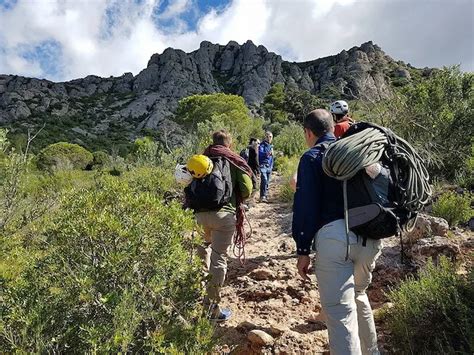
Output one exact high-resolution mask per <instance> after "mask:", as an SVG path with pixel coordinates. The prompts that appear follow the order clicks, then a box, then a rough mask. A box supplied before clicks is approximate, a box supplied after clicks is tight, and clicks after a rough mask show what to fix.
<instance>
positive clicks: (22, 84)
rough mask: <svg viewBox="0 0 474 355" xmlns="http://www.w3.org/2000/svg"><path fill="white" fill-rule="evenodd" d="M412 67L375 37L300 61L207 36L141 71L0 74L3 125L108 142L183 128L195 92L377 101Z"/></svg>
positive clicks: (157, 57) (254, 103) (254, 98)
mask: <svg viewBox="0 0 474 355" xmlns="http://www.w3.org/2000/svg"><path fill="white" fill-rule="evenodd" d="M408 69H410V70H412V69H413V68H411V67H410V66H409V65H405V64H404V63H403V62H396V61H394V60H393V59H392V58H390V57H389V56H388V55H386V54H385V53H384V52H383V51H382V50H381V49H380V48H379V47H378V46H377V45H374V44H373V43H372V42H367V43H364V44H362V45H361V46H360V47H354V48H351V49H350V50H348V51H342V52H341V53H339V54H337V55H334V56H329V57H325V58H320V59H316V60H314V61H309V62H303V63H295V62H287V61H284V60H282V58H281V56H279V55H277V54H275V53H273V52H269V51H268V50H267V49H266V48H265V47H263V46H256V45H254V44H253V43H252V42H251V41H247V42H246V43H245V44H243V45H239V44H238V43H236V42H234V41H231V42H229V43H228V44H227V45H225V46H224V45H219V44H212V43H210V42H206V41H205V42H202V43H201V45H200V48H199V49H197V50H195V51H193V52H191V53H185V52H183V51H182V50H179V49H172V48H168V49H166V50H165V51H164V52H163V53H162V54H154V55H153V56H152V57H151V59H150V60H149V62H148V65H147V68H145V69H143V70H142V71H141V72H140V73H139V74H138V75H136V76H133V75H132V74H131V73H125V74H123V75H122V76H120V77H109V78H101V77H97V76H87V77H85V78H83V79H77V80H72V81H68V82H62V83H54V82H51V81H48V80H40V79H35V78H25V77H20V76H13V75H0V125H2V126H11V127H12V128H14V129H16V130H18V131H25V130H26V128H27V127H31V126H40V125H42V123H43V122H46V123H47V125H48V127H50V128H51V127H53V128H55V129H49V130H48V134H49V133H50V135H51V137H50V138H51V139H53V138H54V137H58V135H59V136H62V135H64V134H66V133H68V132H69V133H71V132H73V133H74V134H75V135H76V136H78V137H80V139H79V140H80V141H81V140H82V141H87V140H97V139H99V136H104V137H107V139H108V141H107V142H104V143H107V144H108V143H111V142H112V143H113V142H114V141H116V142H119V141H121V140H123V139H131V138H132V137H134V136H135V135H136V134H137V133H138V132H140V131H141V130H143V129H152V130H159V131H160V130H168V131H174V130H176V129H178V127H177V126H176V124H175V123H174V122H173V121H172V120H169V118H170V117H172V115H173V112H174V110H175V109H176V107H177V103H178V101H179V99H181V98H183V97H186V96H189V95H192V94H198V93H215V92H224V93H232V94H238V95H241V96H243V97H244V99H245V101H246V103H247V104H248V105H249V106H250V107H258V106H259V105H260V103H261V102H262V101H263V98H264V97H265V95H266V93H267V92H268V90H269V89H270V88H271V86H272V85H273V84H275V83H277V82H282V83H285V84H286V85H294V86H296V87H298V88H299V89H301V90H307V91H309V92H311V93H312V94H316V95H320V96H323V97H330V98H336V96H337V98H340V97H345V98H347V99H354V98H357V99H362V100H369V101H377V100H380V99H383V98H387V97H390V96H391V94H392V90H393V89H392V82H393V81H394V80H405V81H409V80H410V72H409V70H408ZM55 130H56V132H55ZM115 133H116V134H115ZM114 134H115V135H114Z"/></svg>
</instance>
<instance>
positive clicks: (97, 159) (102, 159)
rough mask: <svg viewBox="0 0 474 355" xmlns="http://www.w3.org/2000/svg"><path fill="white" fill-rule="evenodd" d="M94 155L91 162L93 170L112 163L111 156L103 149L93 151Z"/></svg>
mask: <svg viewBox="0 0 474 355" xmlns="http://www.w3.org/2000/svg"><path fill="white" fill-rule="evenodd" d="M92 156H93V159H92V163H91V164H90V168H91V169H93V170H98V169H103V168H106V167H108V166H109V165H110V163H111V159H110V156H109V155H108V154H107V153H106V152H104V151H102V150H98V151H96V152H94V153H92Z"/></svg>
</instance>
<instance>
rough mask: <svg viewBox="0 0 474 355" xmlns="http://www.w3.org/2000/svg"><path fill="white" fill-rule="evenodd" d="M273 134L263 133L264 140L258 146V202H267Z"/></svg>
mask: <svg viewBox="0 0 474 355" xmlns="http://www.w3.org/2000/svg"><path fill="white" fill-rule="evenodd" d="M272 140H273V134H272V132H270V131H267V132H265V139H264V140H263V142H262V143H260V145H259V146H258V162H259V166H260V201H262V202H267V195H268V185H269V184H270V179H271V176H272V170H273V145H272Z"/></svg>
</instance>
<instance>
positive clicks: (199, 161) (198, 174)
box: [186, 154, 214, 179]
mask: <svg viewBox="0 0 474 355" xmlns="http://www.w3.org/2000/svg"><path fill="white" fill-rule="evenodd" d="M213 167H214V164H213V163H212V160H211V159H209V157H207V156H205V155H204V154H196V155H193V156H192V157H191V159H189V160H188V163H187V164H186V168H187V169H188V171H189V172H190V173H191V175H192V176H193V178H196V179H201V178H203V177H205V176H206V175H209V174H210V173H211V172H212V169H213Z"/></svg>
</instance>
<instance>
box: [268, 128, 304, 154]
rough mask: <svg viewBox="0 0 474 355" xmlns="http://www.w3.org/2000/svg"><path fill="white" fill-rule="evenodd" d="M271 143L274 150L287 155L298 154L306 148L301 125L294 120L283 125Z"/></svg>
mask: <svg viewBox="0 0 474 355" xmlns="http://www.w3.org/2000/svg"><path fill="white" fill-rule="evenodd" d="M273 143H274V148H275V150H277V151H279V152H282V153H283V154H285V155H286V156H289V157H291V156H300V155H301V154H302V153H303V152H304V151H305V150H306V149H307V147H306V142H305V139H304V133H303V127H302V126H301V125H300V124H297V123H294V122H291V123H289V124H287V125H286V126H285V127H283V129H282V130H281V132H280V134H278V136H276V137H275V140H274V142H273Z"/></svg>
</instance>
